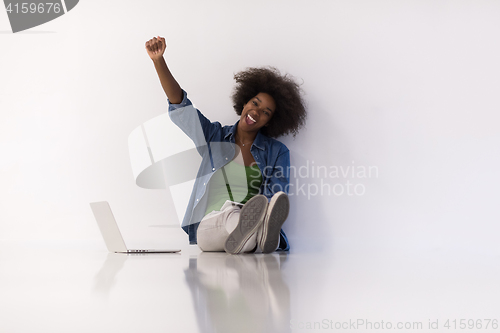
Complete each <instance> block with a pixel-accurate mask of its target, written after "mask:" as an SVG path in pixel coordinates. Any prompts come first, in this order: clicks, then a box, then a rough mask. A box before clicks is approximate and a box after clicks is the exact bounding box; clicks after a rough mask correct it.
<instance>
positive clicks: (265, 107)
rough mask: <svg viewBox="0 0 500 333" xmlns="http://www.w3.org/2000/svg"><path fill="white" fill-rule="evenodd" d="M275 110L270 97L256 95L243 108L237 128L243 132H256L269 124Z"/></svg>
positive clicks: (264, 94) (261, 94) (262, 94)
mask: <svg viewBox="0 0 500 333" xmlns="http://www.w3.org/2000/svg"><path fill="white" fill-rule="evenodd" d="M275 110H276V104H275V103H274V99H273V98H272V96H271V95H269V94H266V93H262V92H261V93H258V94H257V95H256V96H255V97H253V98H252V99H250V100H249V101H248V102H247V104H245V105H244V106H243V110H242V111H241V116H240V122H239V125H238V127H239V128H240V129H241V130H243V131H245V132H257V131H258V130H260V129H261V128H262V127H264V126H266V125H267V124H268V123H269V121H270V120H271V118H272V117H273V114H274V111H275Z"/></svg>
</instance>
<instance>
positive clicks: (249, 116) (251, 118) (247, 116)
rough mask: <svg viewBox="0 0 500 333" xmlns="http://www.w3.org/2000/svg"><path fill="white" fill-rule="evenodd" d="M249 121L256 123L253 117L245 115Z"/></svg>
mask: <svg viewBox="0 0 500 333" xmlns="http://www.w3.org/2000/svg"><path fill="white" fill-rule="evenodd" d="M247 117H248V118H249V119H250V120H251V121H253V122H254V123H256V122H257V121H256V120H255V119H253V118H252V117H251V116H250V115H248V116H247Z"/></svg>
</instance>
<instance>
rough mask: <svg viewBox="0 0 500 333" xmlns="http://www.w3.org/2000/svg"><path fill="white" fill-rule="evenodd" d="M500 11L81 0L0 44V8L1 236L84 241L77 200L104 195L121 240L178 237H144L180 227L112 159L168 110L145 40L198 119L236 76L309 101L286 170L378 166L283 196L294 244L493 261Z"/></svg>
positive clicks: (229, 116)
mask: <svg viewBox="0 0 500 333" xmlns="http://www.w3.org/2000/svg"><path fill="white" fill-rule="evenodd" d="M499 18H500V2H498V1H478V0H476V1H456V0H455V1H434V0H433V1H275V0H272V1H210V2H209V1H140V2H138V1H91V0H84V1H81V2H80V3H79V4H78V5H77V6H76V7H75V8H74V9H73V10H71V11H70V12H68V13H67V14H66V15H64V16H62V17H60V18H58V19H56V20H54V21H52V22H49V23H46V24H44V25H41V26H38V27H35V28H32V29H30V30H27V31H25V32H20V33H16V34H12V33H11V30H10V25H9V22H8V18H7V14H6V12H5V11H3V10H0V32H1V33H0V45H1V52H0V156H1V159H0V184H1V186H0V188H1V192H0V240H40V241H51V240H68V241H83V240H94V241H96V242H97V241H100V235H99V231H98V229H97V226H96V223H95V220H94V217H93V215H92V212H91V210H90V207H89V202H91V201H101V200H107V201H109V202H110V204H111V207H112V208H113V210H114V213H115V216H116V217H117V220H118V222H119V224H120V227H121V228H122V232H123V233H124V236H125V238H126V239H127V240H128V241H129V243H133V242H141V243H142V244H145V243H147V244H150V243H158V244H161V243H162V242H163V240H164V239H166V238H167V237H168V235H172V233H174V234H175V235H176V236H175V237H177V238H178V239H179V242H180V243H182V244H186V243H187V236H185V235H184V234H183V233H182V232H180V231H179V230H176V229H172V228H159V227H151V226H158V225H165V224H170V225H172V224H177V223H178V221H177V218H176V214H175V213H174V211H173V209H174V208H173V204H172V198H171V196H170V193H169V192H168V191H166V190H146V189H141V188H139V187H137V186H136V185H135V181H134V178H133V175H132V170H131V167H130V160H129V154H128V146H127V138H128V135H129V133H130V132H131V131H132V130H133V129H135V128H136V127H138V126H140V125H141V124H142V123H144V122H145V121H147V120H149V119H151V118H153V117H155V116H158V115H160V114H162V113H164V112H166V111H167V102H166V98H165V95H164V93H163V91H162V89H161V86H160V84H159V81H158V78H157V76H156V73H155V70H154V67H153V64H152V62H151V60H150V59H149V57H148V55H147V54H146V51H145V49H144V43H145V42H146V41H147V40H148V39H150V38H152V37H153V36H157V35H161V36H164V37H165V38H166V40H167V44H168V45H167V51H166V54H165V58H166V60H167V63H168V64H169V66H170V69H171V70H172V72H173V74H174V76H175V77H176V78H177V80H178V81H179V83H180V85H181V86H182V87H183V88H184V89H185V90H186V91H187V92H188V94H189V97H190V98H191V100H192V101H193V102H194V103H195V104H196V106H197V107H198V108H199V109H200V110H201V111H202V112H203V113H204V114H205V115H206V116H207V117H208V118H209V119H211V120H212V121H215V120H218V121H220V122H221V123H222V124H233V123H234V122H235V121H236V120H237V116H236V114H235V113H234V111H233V109H232V104H231V100H230V94H231V90H232V87H233V84H234V80H233V74H234V73H236V72H237V71H240V70H243V69H245V68H246V67H250V66H264V65H272V66H276V67H278V68H279V69H280V70H281V71H282V72H288V73H290V74H292V75H293V76H295V77H296V78H297V80H298V81H299V82H303V85H302V88H303V90H304V91H305V93H306V94H305V98H306V100H307V102H308V111H309V118H308V121H307V127H306V128H305V129H303V130H302V131H301V132H300V133H299V135H298V136H297V137H296V138H295V139H293V138H291V137H285V138H282V141H283V142H284V143H285V144H286V145H287V146H288V147H289V149H290V151H291V158H292V164H293V165H296V166H297V167H299V166H301V165H305V164H306V163H307V162H308V161H309V163H310V164H312V162H313V161H314V165H316V166H318V165H324V166H327V167H330V166H337V167H343V168H346V167H349V166H351V167H352V166H353V165H355V166H365V167H368V166H376V167H377V169H378V177H372V178H366V179H359V178H355V179H352V178H349V177H348V178H342V177H341V178H340V179H326V181H327V182H329V183H331V184H335V183H345V182H346V181H347V180H350V181H351V182H352V183H361V184H363V186H364V187H365V190H366V191H365V193H364V195H362V196H357V195H353V196H349V195H347V194H346V193H344V194H343V195H315V196H311V197H310V198H309V199H308V198H307V195H306V196H304V195H299V196H292V197H291V201H292V204H293V207H292V210H291V215H290V217H289V219H288V221H287V222H286V224H285V226H284V228H285V230H286V231H287V232H288V235H289V238H290V241H291V243H292V246H293V249H294V250H297V251H318V250H319V251H321V250H331V249H335V247H336V246H349V247H351V246H352V247H358V246H369V247H372V246H373V247H384V248H402V247H404V248H406V249H410V250H412V249H413V250H415V251H419V250H422V249H432V250H446V249H461V250H465V251H471V252H480V253H493V254H496V255H498V254H500V248H499V246H498V239H497V238H498V234H499V231H500V227H499V224H498V221H499V217H500V216H499V215H500V214H499V212H498V208H497V203H498V188H499V186H498V185H499V183H500V177H499V173H498V170H499V169H500V161H499V154H498V152H499V148H500V135H499V131H498V124H499V122H498V121H499V118H500V117H499V115H498V111H499V106H500V102H499V99H498V91H499V88H500V63H499V62H498V59H500V44H499V43H498V41H499V36H500V20H499ZM171 139H172V142H175V139H176V138H175V137H172V138H171ZM300 181H301V182H303V183H305V184H312V183H319V181H320V180H319V179H312V178H308V179H301V180H300ZM306 190H307V187H306ZM177 231H179V232H178V233H177ZM169 233H170V234H169ZM180 243H179V244H180Z"/></svg>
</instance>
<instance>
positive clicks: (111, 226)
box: [90, 201, 181, 253]
mask: <svg viewBox="0 0 500 333" xmlns="http://www.w3.org/2000/svg"><path fill="white" fill-rule="evenodd" d="M90 207H91V208H92V212H93V213H94V216H95V219H96V220H97V225H99V229H100V230H101V234H102V238H104V242H105V243H106V247H107V248H108V251H109V252H116V253H174V252H180V251H181V250H180V249H171V250H145V249H144V250H129V249H127V246H126V245H125V242H124V241H123V237H122V234H121V233H120V229H119V228H118V225H117V224H116V220H115V217H114V216H113V212H112V211H111V207H109V203H108V202H107V201H100V202H91V203H90Z"/></svg>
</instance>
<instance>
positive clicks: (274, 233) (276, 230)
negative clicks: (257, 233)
mask: <svg viewBox="0 0 500 333" xmlns="http://www.w3.org/2000/svg"><path fill="white" fill-rule="evenodd" d="M289 210H290V201H289V200H288V196H287V195H286V194H282V195H280V196H279V197H278V198H276V201H274V203H273V202H272V199H271V203H269V208H268V211H269V212H270V213H269V219H266V220H265V221H264V225H263V227H262V239H261V240H260V248H261V250H262V253H271V252H274V251H275V250H276V249H277V248H278V245H279V240H280V230H281V226H282V225H283V223H285V221H286V219H287V217H288V212H289Z"/></svg>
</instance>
